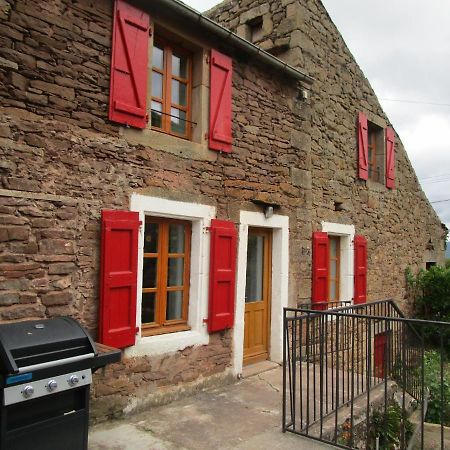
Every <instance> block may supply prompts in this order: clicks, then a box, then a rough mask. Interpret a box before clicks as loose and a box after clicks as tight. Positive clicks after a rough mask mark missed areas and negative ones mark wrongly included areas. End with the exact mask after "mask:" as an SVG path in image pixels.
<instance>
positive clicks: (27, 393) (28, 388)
mask: <svg viewBox="0 0 450 450" xmlns="http://www.w3.org/2000/svg"><path fill="white" fill-rule="evenodd" d="M33 394H34V387H33V386H31V385H28V386H25V387H24V388H23V391H22V395H23V396H24V397H25V398H30V397H31V396H32V395H33Z"/></svg>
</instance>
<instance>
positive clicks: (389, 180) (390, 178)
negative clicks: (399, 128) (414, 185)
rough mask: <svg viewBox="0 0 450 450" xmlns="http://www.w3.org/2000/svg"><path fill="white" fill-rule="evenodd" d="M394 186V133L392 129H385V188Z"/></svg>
mask: <svg viewBox="0 0 450 450" xmlns="http://www.w3.org/2000/svg"><path fill="white" fill-rule="evenodd" d="M394 186H395V133H394V130H393V128H390V127H388V128H386V187H388V188H389V189H393V188H394Z"/></svg>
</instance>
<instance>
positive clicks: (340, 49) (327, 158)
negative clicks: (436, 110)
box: [208, 0, 444, 310]
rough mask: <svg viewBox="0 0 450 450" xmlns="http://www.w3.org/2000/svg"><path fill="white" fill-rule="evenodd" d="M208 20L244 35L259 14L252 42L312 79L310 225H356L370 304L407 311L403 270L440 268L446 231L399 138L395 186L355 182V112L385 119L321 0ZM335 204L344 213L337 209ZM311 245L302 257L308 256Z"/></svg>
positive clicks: (254, 4) (225, 7)
mask: <svg viewBox="0 0 450 450" xmlns="http://www.w3.org/2000/svg"><path fill="white" fill-rule="evenodd" d="M208 15H209V16H210V17H211V18H213V19H214V20H216V21H217V22H219V23H220V24H221V25H223V26H225V27H230V28H231V29H233V30H234V31H236V32H237V33H238V34H241V35H243V36H244V35H245V34H246V33H248V28H246V26H245V24H246V22H247V21H248V20H251V19H254V18H255V17H258V16H262V17H263V33H262V34H261V35H260V36H259V40H258V41H257V42H256V43H257V44H258V45H261V47H263V48H264V49H265V50H267V51H270V52H273V53H274V54H277V56H278V57H279V58H281V59H284V60H286V61H287V62H289V63H290V64H293V65H294V66H297V67H299V68H302V69H303V70H305V71H306V73H307V74H308V75H310V76H312V77H314V78H315V80H316V81H315V82H314V84H313V86H312V91H311V92H310V105H311V117H312V120H311V164H312V168H311V174H312V205H311V211H310V214H311V217H312V228H313V230H314V231H321V229H322V228H321V222H322V221H325V222H334V223H342V224H353V225H355V227H356V233H357V234H362V235H363V236H365V237H366V238H367V240H368V257H369V261H368V299H369V300H379V299H386V298H393V299H395V300H396V301H397V302H399V303H400V304H402V306H403V307H404V309H405V310H407V309H408V304H407V303H406V301H405V295H406V291H405V276H404V272H405V269H406V268H407V267H408V266H411V267H412V268H413V270H416V269H418V268H421V267H422V268H424V267H425V262H426V261H427V260H436V261H437V262H438V263H441V264H442V263H443V261H444V259H443V258H444V255H443V243H444V241H443V235H444V233H443V230H442V227H441V223H440V220H439V218H438V217H437V215H436V213H435V212H434V210H433V209H432V207H431V205H430V204H429V202H428V200H427V199H426V197H425V195H424V193H423V191H422V190H421V187H420V185H419V183H418V180H417V177H416V175H415V173H414V170H413V168H412V166H411V163H410V161H409V159H408V156H407V153H406V151H405V149H404V147H403V145H402V143H401V141H400V138H399V137H398V136H396V180H395V184H396V189H394V190H392V191H391V190H388V189H386V188H385V186H383V185H381V184H379V183H374V182H367V183H366V182H365V181H362V180H359V179H357V169H358V167H357V128H356V125H357V123H356V120H357V114H358V112H359V111H363V112H365V113H366V114H367V116H368V118H369V120H370V121H372V122H374V123H376V124H378V125H380V126H382V127H384V128H385V127H386V126H388V125H389V118H388V117H387V116H386V115H385V114H384V112H383V110H382V108H381V106H380V104H379V102H378V100H377V98H376V95H375V93H374V92H373V90H372V88H371V86H370V83H369V82H368V80H367V79H366V78H365V76H364V74H363V73H362V71H361V69H360V68H359V66H358V65H357V63H356V62H355V60H354V58H353V56H352V55H351V53H350V51H349V50H348V48H347V47H346V45H345V42H344V40H343V39H342V36H341V35H340V34H339V32H338V30H337V29H336V27H335V26H334V24H333V23H332V21H331V19H330V17H329V15H328V14H327V12H326V11H325V8H324V7H323V5H322V4H321V2H320V1H319V0H302V1H294V0H278V1H272V2H266V1H263V0H255V1H246V0H242V1H235V0H232V1H230V2H224V3H223V4H220V5H219V6H217V7H215V8H213V9H212V10H211V11H209V12H208ZM336 201H337V202H342V203H343V206H344V208H345V211H341V212H336V211H335V202H336ZM430 240H431V246H430V245H429V244H430ZM309 244H310V243H308V244H307V248H305V247H302V248H301V249H299V252H301V253H302V254H303V255H305V254H306V255H309V249H310V245H309ZM430 247H432V249H431V250H430ZM308 261H309V262H310V258H308ZM291 288H292V286H291ZM294 289H295V286H294ZM299 300H301V298H300V299H299Z"/></svg>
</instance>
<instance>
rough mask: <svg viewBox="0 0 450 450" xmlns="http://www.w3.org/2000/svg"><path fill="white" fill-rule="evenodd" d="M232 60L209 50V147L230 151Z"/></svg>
mask: <svg viewBox="0 0 450 450" xmlns="http://www.w3.org/2000/svg"><path fill="white" fill-rule="evenodd" d="M232 72H233V61H232V59H231V58H229V57H228V56H225V55H223V54H222V53H219V52H218V51H217V50H211V73H210V77H211V79H210V94H209V95H210V97H209V100H210V103H209V148H210V149H211V150H217V151H221V152H226V153H230V152H231V144H232V142H233V140H232V130H231V80H232Z"/></svg>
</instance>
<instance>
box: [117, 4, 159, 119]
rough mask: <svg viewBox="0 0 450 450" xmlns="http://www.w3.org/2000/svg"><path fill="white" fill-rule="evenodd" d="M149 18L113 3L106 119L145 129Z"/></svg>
mask: <svg viewBox="0 0 450 450" xmlns="http://www.w3.org/2000/svg"><path fill="white" fill-rule="evenodd" d="M149 29H150V16H149V15H148V14H147V13H146V12H144V11H142V10H140V9H139V8H136V7H135V6H132V5H130V4H129V3H127V2H126V1H124V0H116V1H115V7H114V27H113V40H112V55H111V80H110V94H109V95H110V98H109V118H110V119H111V120H112V121H114V122H118V123H122V124H125V125H130V126H132V127H136V128H145V127H146V125H147V106H146V105H147V63H148V41H149Z"/></svg>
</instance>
